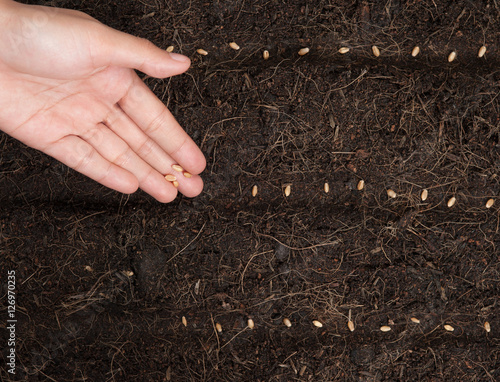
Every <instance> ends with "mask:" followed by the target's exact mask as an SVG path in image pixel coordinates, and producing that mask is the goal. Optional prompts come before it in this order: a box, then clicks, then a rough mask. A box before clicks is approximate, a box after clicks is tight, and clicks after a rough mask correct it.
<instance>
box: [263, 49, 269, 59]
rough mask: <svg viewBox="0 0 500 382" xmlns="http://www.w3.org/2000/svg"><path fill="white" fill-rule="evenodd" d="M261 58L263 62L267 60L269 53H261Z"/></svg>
mask: <svg viewBox="0 0 500 382" xmlns="http://www.w3.org/2000/svg"><path fill="white" fill-rule="evenodd" d="M262 57H263V58H264V60H267V59H269V51H268V50H265V51H263V52H262Z"/></svg>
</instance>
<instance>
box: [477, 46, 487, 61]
mask: <svg viewBox="0 0 500 382" xmlns="http://www.w3.org/2000/svg"><path fill="white" fill-rule="evenodd" d="M485 54H486V47H485V46H484V45H483V46H482V47H481V48H479V51H478V52H477V56H478V57H479V58H481V57H483V56H484V55H485Z"/></svg>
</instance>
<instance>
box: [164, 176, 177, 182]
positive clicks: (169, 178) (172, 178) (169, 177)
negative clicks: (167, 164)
mask: <svg viewBox="0 0 500 382" xmlns="http://www.w3.org/2000/svg"><path fill="white" fill-rule="evenodd" d="M165 179H166V180H168V181H169V182H173V181H174V180H177V178H176V177H175V175H171V174H167V175H165Z"/></svg>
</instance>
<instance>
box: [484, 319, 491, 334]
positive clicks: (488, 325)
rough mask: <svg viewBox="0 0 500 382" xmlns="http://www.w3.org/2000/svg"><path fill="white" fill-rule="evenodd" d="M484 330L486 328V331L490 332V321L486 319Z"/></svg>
mask: <svg viewBox="0 0 500 382" xmlns="http://www.w3.org/2000/svg"><path fill="white" fill-rule="evenodd" d="M484 330H486V332H488V333H489V332H491V326H490V323H489V322H488V321H486V322H485V323H484Z"/></svg>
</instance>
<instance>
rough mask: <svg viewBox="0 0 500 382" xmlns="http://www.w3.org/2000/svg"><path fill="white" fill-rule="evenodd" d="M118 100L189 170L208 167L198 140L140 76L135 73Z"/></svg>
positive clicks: (128, 112)
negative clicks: (127, 87) (128, 86)
mask: <svg viewBox="0 0 500 382" xmlns="http://www.w3.org/2000/svg"><path fill="white" fill-rule="evenodd" d="M118 104H119V105H120V107H121V108H122V110H123V111H124V112H125V113H126V114H127V115H128V116H129V117H130V118H131V119H132V120H133V121H134V123H135V124H136V125H137V126H139V128H141V129H142V130H143V131H144V133H145V134H146V135H147V136H149V137H150V138H151V139H152V140H153V141H155V142H156V143H157V144H158V145H159V146H160V147H161V148H162V149H163V150H165V152H166V153H167V154H168V155H169V156H170V157H172V158H173V159H174V160H175V161H176V162H177V163H178V164H180V165H181V166H182V167H184V168H185V169H186V170H187V171H189V172H190V173H192V174H199V173H201V172H202V171H203V170H204V169H205V165H206V161H205V157H204V156H203V153H202V152H201V150H200V149H199V148H198V146H197V145H196V143H194V142H193V140H192V139H191V138H190V137H189V136H188V135H187V134H186V132H185V131H184V130H183V129H182V127H181V126H180V125H179V123H178V122H177V121H176V120H175V118H174V116H173V115H172V114H171V113H170V111H169V110H168V109H167V108H166V107H165V105H164V104H163V102H161V101H160V100H159V99H158V98H157V97H156V96H155V95H154V94H153V93H152V92H151V90H149V88H148V87H147V86H146V85H145V84H144V83H143V82H142V81H141V80H140V79H139V77H137V76H134V79H133V82H132V84H131V86H130V88H129V91H128V92H127V93H126V95H125V96H124V97H123V98H122V99H121V100H120V101H119V102H118Z"/></svg>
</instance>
